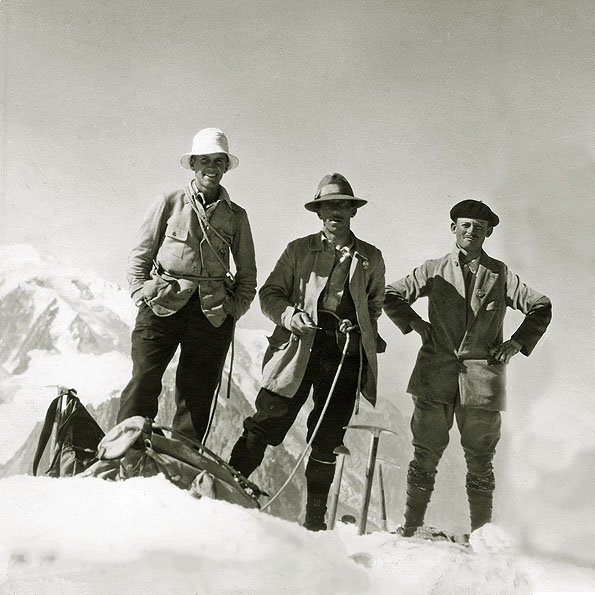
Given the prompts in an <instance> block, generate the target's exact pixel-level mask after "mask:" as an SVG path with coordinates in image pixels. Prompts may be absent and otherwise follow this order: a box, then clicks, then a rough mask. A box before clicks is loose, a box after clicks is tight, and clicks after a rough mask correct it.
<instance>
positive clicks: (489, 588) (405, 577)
mask: <svg viewBox="0 0 595 595" xmlns="http://www.w3.org/2000/svg"><path fill="white" fill-rule="evenodd" d="M0 501H2V503H3V505H2V507H0V526H2V528H3V530H2V532H1V533H0V592H2V593H11V594H13V595H25V594H31V593H35V594H36V595H55V594H56V593H59V594H60V595H75V594H76V595H78V594H79V593H86V594H88V595H109V594H112V593H114V594H115V593H118V594H119V595H137V594H141V593H147V592H150V593H176V595H191V594H192V595H212V594H213V593H218V594H220V595H227V594H229V595H232V594H233V595H236V594H240V595H269V594H270V595H278V594H279V593H283V594H285V595H306V594H312V595H349V594H354V595H356V594H357V595H393V594H395V593H403V594H407V595H430V594H431V595H454V594H459V593H473V594H481V595H525V594H529V593H532V592H542V591H548V592H577V591H581V592H585V591H586V592H593V590H595V570H594V569H593V568H581V567H579V566H574V565H571V564H564V563H561V562H555V561H553V560H551V559H540V558H536V557H528V556H527V555H524V554H522V553H521V552H520V551H519V548H518V545H517V544H515V542H514V540H513V539H512V538H510V536H509V535H508V534H507V533H506V531H504V530H502V528H500V527H498V526H495V525H486V526H485V527H484V528H483V529H480V530H479V531H477V532H475V533H474V534H473V535H472V536H471V543H472V546H473V549H468V548H464V547H462V546H459V545H456V544H452V543H450V542H444V541H442V542H427V541H424V540H421V539H416V538H412V539H406V538H402V537H400V536H398V535H394V534H390V533H387V532H380V531H378V532H374V533H371V534H368V535H364V536H361V537H360V536H358V535H357V530H356V527H355V526H354V525H343V524H341V523H339V524H338V526H337V528H336V529H335V530H334V531H328V532H323V533H311V532H309V531H306V530H305V529H303V528H302V527H300V526H299V525H297V524H295V523H288V522H286V521H282V520H279V519H276V518H273V517H271V516H269V515H268V514H266V513H262V512H258V511H255V510H246V509H244V508H241V507H239V506H236V505H233V504H228V503H226V502H222V501H216V500H209V499H205V498H203V499H201V500H196V499H194V498H192V497H191V496H190V495H189V494H188V492H185V491H183V490H179V489H178V488H176V487H174V486H173V485H172V484H170V483H168V482H167V481H166V480H165V479H164V478H163V477H154V478H150V479H145V478H137V479H131V480H128V481H125V482H116V483H113V482H106V481H103V480H101V479H96V478H88V479H80V478H72V479H50V478H37V479H33V478H26V477H14V478H6V479H2V480H0Z"/></svg>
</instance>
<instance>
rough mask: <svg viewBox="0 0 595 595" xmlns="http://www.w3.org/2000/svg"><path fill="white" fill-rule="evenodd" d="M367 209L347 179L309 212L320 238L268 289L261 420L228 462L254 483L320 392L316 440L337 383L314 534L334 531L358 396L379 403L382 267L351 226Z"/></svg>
mask: <svg viewBox="0 0 595 595" xmlns="http://www.w3.org/2000/svg"><path fill="white" fill-rule="evenodd" d="M365 204H366V201H365V200H363V199H361V198H356V197H355V196H354V193H353V190H352V188H351V186H350V184H349V182H348V181H347V180H346V179H345V178H344V177H343V176H342V175H340V174H337V173H335V174H329V175H327V176H325V177H324V178H323V179H322V180H321V182H320V183H319V185H318V190H317V192H316V195H315V197H314V200H311V201H309V202H307V203H306V204H305V207H306V209H308V210H309V211H311V212H313V213H316V214H317V215H318V218H319V219H320V220H321V221H322V231H318V232H316V233H314V234H312V235H309V236H306V237H303V238H299V239H297V240H294V241H293V242H290V243H289V245H288V246H287V248H286V249H285V251H284V252H283V254H282V255H281V257H280V258H279V260H278V261H277V264H276V265H275V268H274V269H273V272H272V273H271V274H270V275H269V277H268V279H267V280H266V282H265V283H264V285H263V286H262V288H261V289H260V291H259V298H260V306H261V308H262V311H263V313H264V314H265V316H267V317H268V318H269V319H270V320H272V321H273V322H274V323H275V325H276V326H275V329H274V331H273V334H272V335H271V337H269V346H268V349H267V351H266V353H265V356H264V363H263V382H262V388H261V390H260V392H259V393H258V396H257V397H256V412H255V413H254V414H253V415H251V416H250V417H248V418H246V419H245V421H244V432H243V434H242V435H241V437H240V438H239V439H238V441H237V442H236V444H235V446H234V448H233V451H232V453H231V459H230V464H231V465H232V466H233V467H235V468H236V469H237V470H238V471H240V472H241V473H243V474H244V475H245V476H248V475H250V474H251V473H252V472H253V471H254V470H255V469H256V468H257V467H258V466H259V465H260V463H261V462H262V460H263V457H264V454H265V450H266V448H267V446H268V445H271V446H276V445H278V444H280V443H281V442H282V441H283V439H284V438H285V435H286V434H287V432H288V431H289V429H290V427H291V426H292V424H293V422H294V421H295V419H296V417H297V415H298V413H299V411H300V409H301V408H302V406H303V405H304V403H305V402H306V400H307V399H308V395H309V394H310V392H311V391H312V398H313V401H314V406H313V409H312V411H311V413H310V415H309V417H308V422H307V426H308V432H307V441H309V440H310V438H311V437H312V435H313V432H314V429H315V427H316V425H317V422H318V421H319V419H320V417H321V412H322V411H323V409H324V406H325V403H326V402H327V398H328V396H329V393H331V386H332V384H333V380H334V379H335V377H336V378H337V382H336V386H335V388H334V391H333V392H332V394H331V398H330V401H329V402H328V408H327V410H326V413H325V414H324V416H323V417H322V421H321V424H320V427H319V429H318V431H317V432H316V435H315V437H314V439H313V442H312V450H311V453H310V456H309V459H308V463H307V466H306V485H307V502H306V515H305V522H304V526H305V527H306V528H308V529H310V530H312V531H319V530H323V529H326V523H325V513H326V503H327V499H328V493H329V489H330V486H331V483H332V481H333V477H334V473H335V459H336V455H335V454H334V452H333V451H334V449H335V448H336V447H337V446H339V445H341V444H342V442H343V437H344V435H345V429H344V426H346V425H347V424H348V423H349V420H350V418H351V415H352V413H353V410H354V407H355V405H356V398H357V395H358V392H359V391H361V392H362V394H363V395H364V397H365V398H366V399H367V400H368V401H369V402H370V403H372V404H374V403H375V401H376V380H377V364H376V353H377V352H378V351H383V350H384V344H383V342H382V339H380V338H379V337H378V333H377V324H376V322H377V320H378V317H379V316H380V314H381V311H382V302H383V298H384V260H383V258H382V254H381V252H380V250H378V248H375V247H374V246H372V245H371V244H368V243H367V242H364V241H362V240H360V239H359V238H357V237H356V236H355V235H354V234H353V232H352V231H351V220H352V219H353V217H355V215H356V213H357V212H358V209H359V208H361V207H362V206H364V205H365ZM347 334H348V335H349V341H348V342H346V339H347ZM377 345H381V346H380V347H378V346H377ZM343 353H344V354H345V355H344V358H343V363H342V364H341V360H342V355H343Z"/></svg>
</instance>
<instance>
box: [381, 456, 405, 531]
mask: <svg viewBox="0 0 595 595" xmlns="http://www.w3.org/2000/svg"><path fill="white" fill-rule="evenodd" d="M377 460H378V461H382V462H383V463H388V464H389V465H393V466H395V467H396V468H397V469H400V467H399V465H397V464H396V463H393V462H392V461H387V460H386V459H381V458H380V457H378V458H377ZM378 485H379V486H380V520H381V521H382V528H383V529H384V530H385V531H387V530H388V525H387V518H386V494H385V491H384V476H383V475H382V465H381V464H380V463H378Z"/></svg>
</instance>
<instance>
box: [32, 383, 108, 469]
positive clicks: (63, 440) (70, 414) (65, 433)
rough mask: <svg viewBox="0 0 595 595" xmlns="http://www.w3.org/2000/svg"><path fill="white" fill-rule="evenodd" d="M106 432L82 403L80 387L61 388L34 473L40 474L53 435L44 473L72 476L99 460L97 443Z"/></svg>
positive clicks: (46, 423)
mask: <svg viewBox="0 0 595 595" xmlns="http://www.w3.org/2000/svg"><path fill="white" fill-rule="evenodd" d="M104 435H105V433H104V431H103V430H102V429H101V427H100V426H99V424H98V423H97V422H96V421H95V420H94V419H93V417H92V416H91V414H90V413H89V412H88V411H87V410H86V409H85V407H84V406H83V404H82V403H81V402H80V399H79V398H78V397H77V393H76V390H74V389H73V388H65V387H58V396H57V397H56V398H55V399H54V400H53V401H52V402H51V404H50V406H49V408H48V411H47V413H46V416H45V421H44V423H43V428H42V430H41V435H40V437H39V442H38V444H37V451H36V453H35V457H34V459H33V475H37V469H38V467H39V463H40V461H41V458H42V456H43V453H44V451H45V449H46V446H47V443H48V442H49V441H50V438H51V449H50V464H49V466H48V468H47V470H46V471H45V472H44V473H43V475H47V476H49V477H72V476H73V475H77V474H79V473H81V472H82V471H84V470H85V469H87V468H88V467H89V466H90V465H91V464H92V463H93V462H94V461H95V460H96V452H97V446H98V445H99V442H100V441H101V439H102V438H103V437H104Z"/></svg>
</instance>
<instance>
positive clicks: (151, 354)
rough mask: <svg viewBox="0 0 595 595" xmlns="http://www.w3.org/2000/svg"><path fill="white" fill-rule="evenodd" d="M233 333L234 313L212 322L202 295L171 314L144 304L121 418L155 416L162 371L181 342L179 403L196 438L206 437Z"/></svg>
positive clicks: (133, 334) (119, 416) (138, 317)
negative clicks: (218, 323)
mask: <svg viewBox="0 0 595 595" xmlns="http://www.w3.org/2000/svg"><path fill="white" fill-rule="evenodd" d="M232 334H233V318H232V317H231V316H228V317H227V318H226V319H225V321H224V322H223V324H222V325H221V326H220V327H218V328H216V327H214V326H212V325H211V324H210V322H209V321H208V320H207V318H206V316H205V315H204V313H203V312H202V310H201V308H200V301H199V300H198V299H191V300H190V301H189V302H188V303H187V304H186V305H185V306H184V307H183V308H182V309H180V310H179V311H178V312H176V313H175V314H172V315H171V316H167V317H159V316H156V315H155V314H154V313H153V312H152V311H151V309H150V308H149V306H147V305H146V304H143V305H141V307H140V310H139V312H138V315H137V318H136V326H135V328H134V331H133V332H132V378H131V380H130V382H129V383H128V385H127V386H126V388H125V389H124V391H123V392H122V396H121V398H120V411H119V412H118V422H120V421H122V420H124V419H126V418H127V417H131V416H133V415H142V416H143V417H150V418H151V419H155V417H156V415H157V410H158V397H159V394H160V393H161V390H162V377H163V373H164V372H165V369H166V368H167V366H168V364H169V362H170V361H171V359H172V358H173V356H174V354H175V352H176V349H177V348H178V346H179V347H180V359H179V362H178V367H177V370H176V384H175V390H176V403H177V405H178V407H180V406H183V407H185V409H186V410H187V412H188V414H189V416H190V418H191V420H192V426H193V428H194V430H195V431H196V435H195V436H193V437H198V438H199V439H202V436H203V435H204V433H205V430H206V428H207V425H208V421H209V414H210V410H211V404H212V400H213V394H214V392H215V389H216V387H217V384H218V382H219V380H220V378H221V372H222V369H223V364H224V361H225V356H226V354H227V350H228V348H229V344H230V342H231V338H232Z"/></svg>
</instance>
